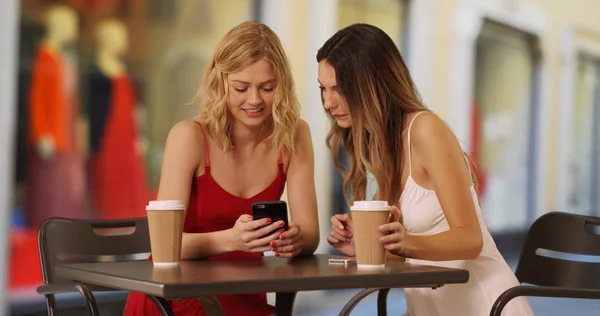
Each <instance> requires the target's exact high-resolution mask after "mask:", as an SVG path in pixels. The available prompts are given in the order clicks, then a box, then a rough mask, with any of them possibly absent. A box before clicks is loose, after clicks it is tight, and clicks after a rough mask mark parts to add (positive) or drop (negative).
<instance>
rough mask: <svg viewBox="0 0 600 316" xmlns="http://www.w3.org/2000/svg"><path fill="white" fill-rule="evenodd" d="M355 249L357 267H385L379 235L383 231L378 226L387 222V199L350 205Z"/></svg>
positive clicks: (388, 210) (357, 202) (389, 209)
mask: <svg viewBox="0 0 600 316" xmlns="http://www.w3.org/2000/svg"><path fill="white" fill-rule="evenodd" d="M350 211H351V212H352V225H353V227H352V228H353V234H354V248H355V251H356V265H357V267H358V268H359V269H382V268H385V252H386V251H385V248H384V246H383V244H382V243H381V242H379V237H381V236H383V235H384V233H381V232H380V231H379V226H381V225H384V224H387V223H388V222H389V218H390V211H391V207H390V206H389V205H388V202H387V201H355V202H354V203H353V204H352V206H351V207H350Z"/></svg>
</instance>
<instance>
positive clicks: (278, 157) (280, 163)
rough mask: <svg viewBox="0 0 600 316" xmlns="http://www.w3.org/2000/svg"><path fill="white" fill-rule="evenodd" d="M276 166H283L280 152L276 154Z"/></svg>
mask: <svg viewBox="0 0 600 316" xmlns="http://www.w3.org/2000/svg"><path fill="white" fill-rule="evenodd" d="M277 164H279V165H283V154H282V153H281V151H280V152H279V154H277Z"/></svg>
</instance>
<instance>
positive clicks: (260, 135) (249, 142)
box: [231, 122, 268, 148]
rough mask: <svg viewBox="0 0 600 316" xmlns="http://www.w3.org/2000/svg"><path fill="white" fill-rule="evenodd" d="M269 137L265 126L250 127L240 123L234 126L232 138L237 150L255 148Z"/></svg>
mask: <svg viewBox="0 0 600 316" xmlns="http://www.w3.org/2000/svg"><path fill="white" fill-rule="evenodd" d="M267 135H268V133H267V128H266V127H265V126H264V125H261V126H257V127H249V126H246V125H243V124H241V123H239V122H238V123H234V124H232V128H231V138H232V141H233V145H234V146H235V147H236V148H248V147H250V148H255V147H257V146H259V145H260V144H261V143H263V142H264V140H265V139H267Z"/></svg>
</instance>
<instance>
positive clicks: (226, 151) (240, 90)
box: [125, 21, 319, 316]
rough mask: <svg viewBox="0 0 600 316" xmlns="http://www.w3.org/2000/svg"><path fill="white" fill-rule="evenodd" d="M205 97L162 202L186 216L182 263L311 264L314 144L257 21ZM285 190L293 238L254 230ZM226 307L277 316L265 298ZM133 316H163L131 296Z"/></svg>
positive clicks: (231, 36)
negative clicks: (293, 260)
mask: <svg viewBox="0 0 600 316" xmlns="http://www.w3.org/2000/svg"><path fill="white" fill-rule="evenodd" d="M199 97H200V99H201V100H203V107H202V112H201V114H200V115H199V116H198V117H197V118H195V119H193V120H189V121H183V122H179V123H177V124H176V125H175V126H174V127H173V128H172V130H171V131H170V133H169V136H168V138H167V143H166V147H165V153H164V159H163V165H162V171H161V180H160V185H159V192H158V198H159V199H165V200H180V201H182V202H183V203H184V204H185V205H186V206H187V211H186V219H185V225H184V235H183V245H182V254H181V255H182V258H183V259H187V260H190V259H192V260H193V259H205V260H223V259H247V260H259V259H260V257H261V256H262V255H263V252H264V251H269V250H272V251H274V252H275V255H276V256H278V257H283V258H290V257H294V256H297V255H309V254H312V253H313V252H314V251H315V249H316V248H317V245H318V243H319V235H318V234H319V228H318V218H317V203H316V193H315V186H314V175H313V174H314V171H313V170H314V158H313V148H312V141H311V135H310V130H309V128H308V125H307V124H306V122H304V121H303V120H301V119H300V112H299V104H298V100H297V98H296V95H295V91H294V83H293V81H292V75H291V73H290V67H289V64H288V59H287V57H286V55H285V52H284V50H283V47H282V45H281V42H280V40H279V38H278V37H277V35H276V34H275V33H274V32H273V31H272V30H271V29H269V28H268V27H267V26H265V25H263V24H260V23H258V22H254V21H251V22H245V23H242V24H240V25H238V26H237V27H235V28H234V29H232V30H231V31H230V32H229V33H228V34H227V35H225V37H224V38H223V40H222V41H221V42H220V44H219V45H218V47H217V48H216V50H215V52H214V55H213V57H212V60H211V62H210V64H209V66H208V69H207V70H206V72H205V74H204V77H203V81H202V89H201V90H200V95H199ZM286 184H287V197H288V205H289V208H290V209H289V211H290V223H289V226H290V227H289V229H288V230H287V231H285V232H283V231H282V230H281V226H282V223H281V222H279V221H276V222H270V220H268V219H260V220H253V219H252V217H251V216H250V213H251V205H252V203H254V202H259V201H268V200H279V199H280V197H281V195H282V193H283V189H284V186H285V185H286ZM265 234H267V236H266V237H262V236H264V235H265ZM217 298H218V299H219V301H220V303H221V305H222V306H223V309H224V310H225V313H226V314H227V315H270V314H272V313H274V308H273V306H271V305H268V304H267V302H266V295H265V294H250V295H223V296H219V297H217ZM170 304H171V307H172V308H173V311H174V313H175V315H204V311H203V310H202V307H201V306H200V304H199V303H198V302H197V301H196V300H183V301H172V302H170ZM125 315H144V316H148V315H160V313H159V311H158V309H157V308H156V307H155V306H154V304H153V303H152V302H151V301H150V300H149V299H148V298H146V297H145V296H144V295H142V294H139V293H131V294H130V296H129V299H128V302H127V306H126V308H125Z"/></svg>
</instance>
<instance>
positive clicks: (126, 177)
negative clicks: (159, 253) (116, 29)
mask: <svg viewBox="0 0 600 316" xmlns="http://www.w3.org/2000/svg"><path fill="white" fill-rule="evenodd" d="M91 81H92V82H93V84H90V90H92V91H91V92H90V95H91V98H93V100H92V104H91V107H92V109H90V112H91V113H92V114H96V113H97V114H98V115H97V116H102V118H100V117H92V129H93V134H98V135H95V137H93V138H92V141H91V143H92V147H93V149H94V150H93V154H92V156H91V163H90V165H91V170H90V173H91V174H90V176H91V177H90V178H91V196H92V203H93V207H94V209H95V211H96V217H97V218H100V219H123V218H132V217H143V216H145V215H146V208H145V207H146V203H147V202H148V200H149V199H150V190H149V188H148V185H147V182H146V173H145V170H144V160H143V157H142V156H141V155H140V154H139V153H138V152H137V151H136V146H135V144H136V140H137V139H138V132H137V130H136V128H135V123H134V120H135V118H134V109H135V102H136V101H135V100H136V96H135V91H134V87H133V84H132V82H131V80H130V79H129V77H128V76H127V75H125V74H123V75H120V76H118V77H115V78H108V77H105V76H104V75H103V74H102V73H100V72H97V73H94V75H93V78H92V80H91ZM104 86H106V87H104ZM101 94H108V95H105V96H103V95H101ZM103 98H106V101H107V102H101V100H103ZM102 108H106V109H102ZM102 110H104V112H106V113H105V114H104V115H101V113H102V112H103V111H102ZM104 116H105V117H104ZM98 121H99V122H98ZM97 122H98V123H97ZM96 125H102V126H96Z"/></svg>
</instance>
